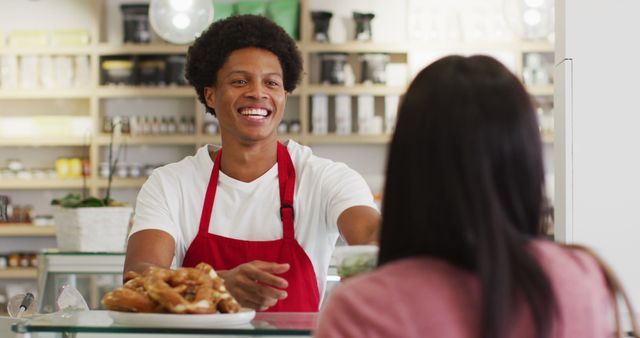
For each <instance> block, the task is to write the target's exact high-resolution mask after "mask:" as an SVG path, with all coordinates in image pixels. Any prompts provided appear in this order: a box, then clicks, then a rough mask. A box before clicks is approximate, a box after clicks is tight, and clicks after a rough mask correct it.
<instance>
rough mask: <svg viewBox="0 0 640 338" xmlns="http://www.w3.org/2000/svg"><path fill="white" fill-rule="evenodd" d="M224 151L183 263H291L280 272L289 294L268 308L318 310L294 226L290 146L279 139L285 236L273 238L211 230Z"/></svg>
mask: <svg viewBox="0 0 640 338" xmlns="http://www.w3.org/2000/svg"><path fill="white" fill-rule="evenodd" d="M221 155H222V149H220V150H219V151H218V154H217V156H216V159H215V162H214V164H213V170H212V171H211V178H210V179H209V185H208V186H207V193H206V195H205V198H204V206H203V208H202V215H201V216H200V227H199V230H198V234H197V235H196V238H195V239H194V240H193V242H191V245H190V246H189V249H187V253H186V254H185V256H184V261H183V262H182V266H185V267H193V266H196V265H197V264H198V263H200V262H207V263H209V264H211V266H213V268H214V269H216V270H230V269H233V268H235V267H236V266H238V265H240V264H243V263H247V262H251V261H253V260H262V261H266V262H275V263H289V266H290V268H289V270H288V271H287V272H285V273H283V274H280V275H279V276H280V277H282V278H284V279H286V280H287V282H288V283H289V286H288V287H287V288H286V289H285V290H286V291H287V295H288V296H287V298H285V299H282V300H279V301H278V302H277V303H276V305H274V306H272V307H270V308H269V309H268V310H267V311H273V312H276V311H279V312H317V311H318V308H319V304H320V296H319V292H318V283H317V281H316V275H315V271H314V269H313V265H312V264H311V261H310V260H309V257H307V254H306V253H305V252H304V249H302V247H301V246H300V244H298V242H297V241H296V239H295V234H294V230H293V190H294V186H295V182H296V172H295V168H294V167H293V163H292V162H291V156H289V152H288V151H287V148H286V147H285V146H283V145H282V144H281V143H279V142H278V183H279V187H280V218H281V220H282V232H283V238H282V239H276V240H272V241H244V240H239V239H235V238H228V237H223V236H218V235H215V234H212V233H209V222H210V219H211V211H212V209H213V201H214V199H215V196H216V187H217V185H218V176H219V172H220V159H221Z"/></svg>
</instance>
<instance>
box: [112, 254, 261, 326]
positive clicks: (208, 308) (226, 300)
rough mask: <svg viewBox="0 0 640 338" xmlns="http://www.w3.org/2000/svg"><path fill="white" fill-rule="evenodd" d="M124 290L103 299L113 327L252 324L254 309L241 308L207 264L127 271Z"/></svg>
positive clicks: (120, 289) (222, 281)
mask: <svg viewBox="0 0 640 338" xmlns="http://www.w3.org/2000/svg"><path fill="white" fill-rule="evenodd" d="M124 277H125V278H124V279H125V281H126V282H125V283H124V285H123V286H122V287H120V288H117V289H115V290H112V291H110V292H108V293H107V294H105V295H104V297H103V298H102V305H103V306H104V307H105V308H106V309H107V310H109V316H110V317H111V318H112V319H113V321H114V323H116V324H120V325H128V326H152V327H198V326H199V327H211V326H219V325H224V326H227V325H238V324H246V323H249V322H250V321H251V320H252V319H253V318H254V317H255V314H256V313H255V311H254V310H252V309H246V308H242V307H240V304H238V302H237V301H236V300H235V298H233V296H232V295H231V294H230V293H229V291H228V290H227V289H226V288H225V286H224V280H223V279H222V278H220V276H218V275H217V274H216V272H215V270H214V269H213V268H212V267H211V266H210V265H209V264H206V263H200V264H198V265H196V266H195V267H193V268H184V267H183V268H178V269H175V270H173V269H165V268H161V267H155V266H152V267H149V268H147V269H146V270H145V271H144V272H143V273H142V274H138V273H136V272H133V271H129V272H127V273H125V276H124Z"/></svg>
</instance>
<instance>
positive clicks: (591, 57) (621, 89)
mask: <svg viewBox="0 0 640 338" xmlns="http://www.w3.org/2000/svg"><path fill="white" fill-rule="evenodd" d="M556 2H557V3H556V6H557V8H556V9H557V12H556V13H557V20H556V37H557V47H556V57H557V62H556V63H557V64H559V66H558V67H557V69H556V79H557V80H559V81H558V82H557V89H556V124H555V125H556V145H557V146H556V149H557V151H556V159H555V165H556V181H557V183H556V204H557V208H556V210H557V212H558V214H557V215H556V222H557V223H558V231H557V236H558V238H559V239H562V240H566V241H567V242H576V243H585V244H588V245H590V246H592V247H594V248H595V249H596V250H597V251H598V252H599V253H600V254H602V255H603V256H604V258H605V259H606V260H607V261H608V262H610V264H611V265H612V266H613V268H614V269H615V270H616V271H617V272H618V273H619V274H620V275H621V277H622V280H623V283H624V284H626V286H627V287H628V288H629V290H630V292H631V295H632V297H633V299H634V300H635V301H634V303H635V304H640V264H638V262H637V256H638V253H637V251H636V248H637V247H638V246H637V242H638V240H639V239H640V217H639V215H638V212H637V210H638V209H639V207H640V175H639V173H640V157H639V156H638V153H639V150H638V148H639V146H640V133H638V127H639V126H640V112H639V111H638V102H637V96H638V78H640V63H638V60H640V44H638V43H637V41H638V33H639V32H640V21H638V20H637V13H639V12H640V2H638V1H637V0H618V1H615V2H613V3H612V2H609V1H605V0H590V1H584V0H556ZM565 58H570V59H572V60H567V61H564V62H561V61H562V60H563V59H565Z"/></svg>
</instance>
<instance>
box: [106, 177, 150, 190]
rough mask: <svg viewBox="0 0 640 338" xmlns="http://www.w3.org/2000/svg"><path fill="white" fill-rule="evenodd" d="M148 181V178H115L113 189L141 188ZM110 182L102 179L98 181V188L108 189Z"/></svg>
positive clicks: (112, 182)
mask: <svg viewBox="0 0 640 338" xmlns="http://www.w3.org/2000/svg"><path fill="white" fill-rule="evenodd" d="M146 181H147V177H137V178H116V177H114V178H113V181H111V187H113V188H140V187H142V185H143V184H144V182H146ZM107 185H108V181H107V179H106V178H100V179H98V180H97V186H98V187H99V188H106V187H107Z"/></svg>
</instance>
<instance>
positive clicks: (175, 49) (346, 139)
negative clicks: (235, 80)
mask: <svg viewBox="0 0 640 338" xmlns="http://www.w3.org/2000/svg"><path fill="white" fill-rule="evenodd" d="M107 1H108V0H92V2H91V3H90V4H89V5H86V6H88V7H91V11H90V14H91V15H92V17H93V19H92V20H93V21H92V26H91V27H90V36H91V42H90V44H89V45H87V46H78V47H12V46H3V47H2V48H0V55H17V56H23V55H48V56H56V55H69V56H81V55H86V56H88V58H89V63H90V74H91V84H90V86H88V87H82V88H69V89H37V90H17V89H16V90H7V89H2V90H1V91H0V100H14V101H15V100H23V101H28V100H81V101H82V102H85V103H86V106H87V107H88V108H87V110H86V112H84V113H83V115H82V116H88V117H89V118H90V119H91V125H92V134H93V136H91V137H75V138H74V137H30V138H0V147H47V150H49V148H55V147H82V148H83V149H86V153H87V154H88V157H89V160H90V163H91V176H90V177H87V180H86V184H87V187H88V188H89V193H90V194H91V195H99V193H100V189H103V188H105V187H106V186H107V182H106V180H105V179H104V178H102V177H100V176H99V172H98V166H99V163H100V162H101V161H103V159H101V154H102V153H103V152H104V149H105V147H107V146H108V145H109V142H110V137H109V135H107V134H104V133H103V132H102V130H101V124H102V118H103V116H104V114H105V112H104V110H105V108H104V107H103V105H104V102H107V101H109V100H120V99H129V100H135V99H153V100H155V99H172V100H187V101H189V100H191V101H190V102H193V106H194V109H193V111H191V112H189V113H190V114H193V115H192V116H194V118H195V132H194V133H193V134H188V135H182V134H181V135H162V136H160V135H158V136H150V135H144V136H141V135H140V136H138V135H118V136H116V143H117V144H126V145H128V146H129V145H131V146H157V147H160V146H193V149H196V148H197V147H199V146H201V145H203V144H207V143H220V136H219V135H207V134H204V133H203V125H204V122H205V119H204V117H203V116H202V108H201V106H200V104H199V102H197V99H196V94H195V91H194V89H193V88H191V87H189V86H166V87H132V86H105V85H102V84H101V82H100V60H101V58H103V57H108V56H114V55H156V54H157V55H166V54H184V53H186V51H187V48H188V46H186V45H171V44H117V43H113V42H112V41H111V42H106V41H108V39H107V38H106V37H105V35H106V34H105V28H104V27H105V25H106V23H105V22H106V18H105V17H106V15H107V14H104V13H107V11H105V7H106V6H107ZM309 1H310V0H301V1H300V36H301V40H300V41H298V48H299V50H300V52H301V54H302V57H303V64H304V67H305V69H304V71H305V75H304V76H303V78H302V81H301V83H300V86H299V87H298V88H297V89H296V91H295V92H294V93H292V95H293V96H294V99H293V100H292V99H290V101H289V105H295V109H296V111H297V116H296V118H297V119H299V121H300V124H301V133H299V134H285V135H280V139H282V140H284V139H288V138H291V139H294V140H296V141H297V142H300V143H302V144H308V145H338V144H340V145H381V146H382V145H385V144H387V143H388V142H389V140H390V135H388V134H381V135H359V134H352V135H336V134H332V133H330V134H328V135H314V134H312V133H311V121H310V101H311V99H310V98H311V97H312V96H313V95H315V94H327V95H330V96H333V95H337V94H346V95H351V96H357V95H374V96H377V97H380V96H386V95H401V94H402V93H403V92H404V91H405V89H406V85H404V86H385V85H360V84H358V85H354V86H330V85H321V84H315V83H311V82H310V81H311V80H310V78H311V77H310V74H311V73H312V72H313V71H315V70H313V69H311V68H310V67H311V62H310V61H311V59H312V58H313V57H315V55H317V54H318V53H327V52H337V53H349V54H359V53H389V54H392V55H394V56H395V57H396V58H398V57H399V58H400V59H401V60H403V62H407V63H409V61H410V59H411V57H412V54H413V53H415V52H423V51H433V50H438V51H449V52H452V53H455V52H465V51H482V50H484V51H509V52H513V53H514V54H516V55H520V56H521V55H523V54H524V53H529V52H544V53H552V52H553V45H551V44H550V43H546V42H537V41H534V42H531V41H524V42H519V41H515V42H488V43H480V42H442V43H429V44H425V43H413V42H406V41H402V42H390V43H380V42H345V43H318V42H314V41H312V39H311V36H312V34H311V31H312V28H313V27H312V22H311V17H310V9H309ZM79 3H82V2H79ZM83 6H85V5H84V4H83ZM1 7H2V6H0V10H1ZM1 28H2V24H0V29H1ZM5 32H6V31H5ZM516 59H518V61H517V62H516V69H515V70H516V73H517V74H521V73H522V57H517V58H516ZM528 90H529V92H530V93H531V94H532V95H533V96H547V97H548V96H552V95H553V86H552V85H550V86H532V87H528ZM0 103H1V102H0ZM5 113H10V112H0V118H1V117H2V114H5ZM542 137H543V141H544V142H545V143H547V144H552V143H553V135H552V134H548V133H546V134H543V135H542ZM52 151H53V150H52ZM144 180H145V178H144V177H143V178H128V179H120V178H116V179H114V181H113V184H112V186H113V187H114V188H134V189H135V188H139V187H140V186H141V185H142V184H143V183H144ZM82 187H83V181H82V179H64V180H62V179H40V180H28V181H27V180H20V179H2V180H0V190H5V189H9V190H11V189H29V190H38V189H72V190H73V189H81V188H82ZM2 236H3V234H2V233H1V232H0V237H2Z"/></svg>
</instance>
